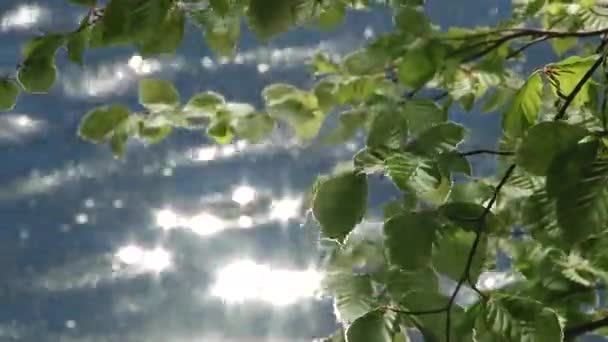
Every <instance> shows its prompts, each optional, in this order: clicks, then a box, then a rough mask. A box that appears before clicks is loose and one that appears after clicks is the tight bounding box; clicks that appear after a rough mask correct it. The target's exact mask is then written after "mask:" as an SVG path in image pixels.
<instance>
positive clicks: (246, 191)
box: [232, 185, 256, 205]
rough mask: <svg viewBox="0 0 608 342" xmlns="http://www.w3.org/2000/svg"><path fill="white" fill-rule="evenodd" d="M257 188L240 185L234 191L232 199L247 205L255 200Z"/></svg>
mask: <svg viewBox="0 0 608 342" xmlns="http://www.w3.org/2000/svg"><path fill="white" fill-rule="evenodd" d="M255 196H256V194H255V189H254V188H252V187H250V186H246V185H243V186H239V187H238V188H236V189H234V191H233V192H232V200H233V201H235V202H236V203H238V204H240V205H247V204H249V203H251V202H253V201H254V200H255Z"/></svg>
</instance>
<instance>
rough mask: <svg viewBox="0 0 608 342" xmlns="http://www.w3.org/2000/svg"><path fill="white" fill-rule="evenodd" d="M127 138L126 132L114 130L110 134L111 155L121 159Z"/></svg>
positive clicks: (125, 149)
mask: <svg viewBox="0 0 608 342" xmlns="http://www.w3.org/2000/svg"><path fill="white" fill-rule="evenodd" d="M128 140H129V135H128V134H127V133H126V132H122V131H115V132H114V134H112V138H111V139H110V149H111V150H112V155H114V158H116V159H122V158H123V157H124V156H125V153H126V152H127V141H128Z"/></svg>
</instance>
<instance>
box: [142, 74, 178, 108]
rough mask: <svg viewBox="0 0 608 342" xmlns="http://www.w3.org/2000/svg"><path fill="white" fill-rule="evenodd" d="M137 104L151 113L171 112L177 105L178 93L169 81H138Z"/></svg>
mask: <svg viewBox="0 0 608 342" xmlns="http://www.w3.org/2000/svg"><path fill="white" fill-rule="evenodd" d="M139 103H141V104H142V105H143V106H144V107H146V108H148V109H149V110H150V111H152V112H162V111H167V110H172V109H175V108H176V107H177V106H178V105H179V93H178V92H177V89H176V88H175V86H173V84H172V83H171V82H169V81H166V80H153V79H143V80H140V81H139Z"/></svg>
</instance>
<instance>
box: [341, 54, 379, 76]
mask: <svg viewBox="0 0 608 342" xmlns="http://www.w3.org/2000/svg"><path fill="white" fill-rule="evenodd" d="M342 65H344V69H345V70H346V72H347V73H349V74H351V75H357V76H363V75H370V74H377V73H384V61H383V60H381V59H379V58H378V56H376V55H375V54H373V53H372V52H370V51H367V50H359V51H355V52H353V53H351V54H350V55H347V56H346V57H344V61H342Z"/></svg>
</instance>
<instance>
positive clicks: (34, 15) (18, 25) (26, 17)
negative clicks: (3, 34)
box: [0, 5, 48, 31]
mask: <svg viewBox="0 0 608 342" xmlns="http://www.w3.org/2000/svg"><path fill="white" fill-rule="evenodd" d="M47 12H48V10H47V9H45V8H43V7H40V6H38V5H21V6H19V7H17V8H15V9H12V10H10V11H8V12H6V13H5V14H4V16H2V19H0V28H1V29H2V31H9V30H16V29H22V30H23V29H29V28H32V27H34V26H36V24H38V22H40V20H41V19H42V18H43V17H45V16H46V15H47V14H48V13H47Z"/></svg>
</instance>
